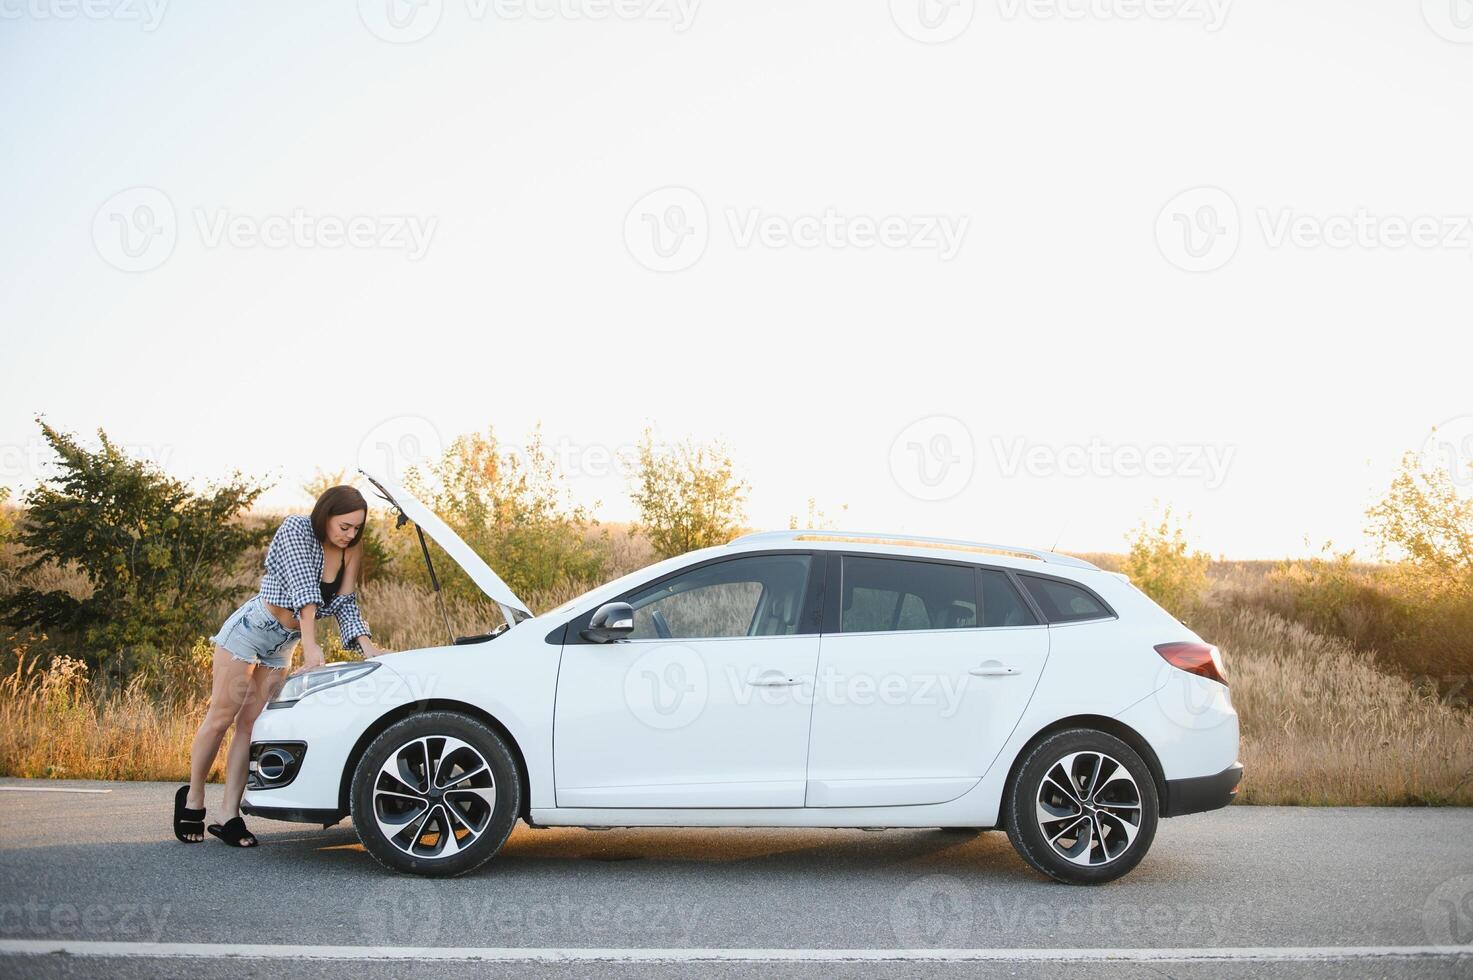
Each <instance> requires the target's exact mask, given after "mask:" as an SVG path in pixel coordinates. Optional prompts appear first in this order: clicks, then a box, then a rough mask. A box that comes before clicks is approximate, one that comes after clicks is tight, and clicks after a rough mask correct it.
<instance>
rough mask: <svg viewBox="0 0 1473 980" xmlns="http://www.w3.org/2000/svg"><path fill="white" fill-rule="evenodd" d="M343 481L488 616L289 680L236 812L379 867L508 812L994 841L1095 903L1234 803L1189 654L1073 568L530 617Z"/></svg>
mask: <svg viewBox="0 0 1473 980" xmlns="http://www.w3.org/2000/svg"><path fill="white" fill-rule="evenodd" d="M370 479H372V480H373V482H374V484H375V486H377V487H378V488H379V490H380V491H381V492H382V493H383V495H384V497H385V499H387V500H388V501H389V502H390V504H391V505H392V506H393V507H395V508H396V509H397V510H398V511H399V521H400V524H401V525H402V524H404V523H406V522H413V523H414V524H415V525H416V528H415V530H416V533H418V534H420V535H421V541H422V542H423V536H424V535H428V536H429V537H431V538H433V539H434V540H435V541H436V542H437V543H438V544H439V545H440V546H441V547H442V548H443V549H444V551H445V553H446V554H447V555H448V556H449V557H450V558H452V559H453V560H455V561H456V562H457V563H458V564H459V565H460V566H461V567H462V568H463V569H464V570H465V571H466V573H467V574H468V575H469V576H470V578H471V579H472V580H473V581H474V582H475V583H476V585H477V586H479V587H480V588H481V589H482V590H483V591H484V592H485V593H486V595H487V596H489V597H490V599H491V600H492V601H494V602H495V603H496V604H497V605H498V606H499V607H500V608H501V611H502V613H503V615H504V616H505V620H506V623H505V624H504V625H503V626H502V627H500V628H499V629H498V630H497V631H495V632H493V633H489V634H486V635H482V636H469V637H455V636H454V635H453V633H452V635H451V637H450V639H449V640H448V641H447V643H446V645H445V646H441V647H435V648H432V649H424V650H413V651H407V652H401V653H394V654H389V655H387V656H384V657H381V658H379V659H377V660H370V661H364V662H354V663H343V664H333V665H330V666H327V667H322V668H319V669H316V670H312V671H308V672H304V673H302V674H298V675H296V676H295V677H293V678H291V679H290V680H289V681H288V682H287V684H286V685H285V687H284V688H283V690H282V692H281V694H280V696H279V698H278V699H277V700H276V701H275V702H273V703H272V704H271V705H270V706H269V708H268V710H267V711H265V712H263V713H262V715H261V718H260V719H259V720H258V721H257V722H256V726H255V731H254V733H253V742H252V745H251V762H252V764H251V772H250V777H249V782H248V789H247V793H246V797H245V804H244V807H243V809H244V810H245V812H246V813H248V814H256V815H260V816H264V817H271V818H274V819H283V820H297V821H304V822H312V823H321V824H323V825H331V824H333V823H336V822H338V821H340V820H341V819H342V818H343V817H345V816H351V817H352V819H353V824H354V827H355V828H356V829H357V832H358V835H359V837H360V838H361V840H362V841H363V844H364V846H365V848H366V849H367V850H368V852H369V853H371V854H372V855H373V856H374V857H375V858H377V859H378V860H379V861H380V862H382V863H383V864H384V865H386V866H388V867H389V868H392V869H394V870H397V871H403V872H411V873H415V874H422V875H457V874H462V873H464V872H467V871H470V870H471V869H473V868H476V867H477V866H479V865H481V864H482V863H483V862H485V861H486V860H488V859H489V858H491V857H492V856H493V855H495V854H496V852H497V851H498V850H499V849H500V848H501V846H502V844H503V842H505V840H506V838H507V835H508V834H510V833H511V830H512V827H513V825H514V824H515V823H516V821H517V820H518V819H521V820H525V821H526V822H527V823H529V824H531V825H534V826H568V825H571V826H583V827H613V826H618V827H656V826H659V827H668V826H702V827H718V826H720V827H725V826H748V827H756V826H760V827H862V828H879V827H939V828H956V829H963V830H972V831H976V830H981V829H985V828H1002V829H1005V830H1006V831H1007V834H1008V836H1009V838H1010V839H1011V840H1012V843H1013V845H1014V846H1015V847H1016V849H1017V851H1018V853H1019V854H1020V855H1021V856H1022V857H1023V859H1024V860H1025V861H1026V862H1027V863H1028V864H1030V865H1032V866H1033V867H1034V868H1036V869H1037V870H1039V871H1040V872H1042V873H1044V874H1046V875H1049V876H1051V877H1053V878H1055V879H1058V880H1060V881H1065V882H1071V883H1098V882H1103V881H1109V880H1111V879H1113V878H1117V877H1119V876H1120V875H1122V874H1125V873H1126V872H1127V871H1129V870H1130V869H1131V868H1133V867H1134V866H1135V865H1136V864H1137V863H1138V862H1139V861H1140V860H1141V858H1142V857H1144V856H1145V853H1146V851H1147V849H1148V848H1149V847H1150V845H1151V841H1152V838H1153V837H1154V836H1155V834H1156V826H1157V822H1158V818H1160V817H1171V816H1178V815H1181V814H1187V813H1195V812H1199V811H1203V810H1210V809H1215V808H1217V807H1222V806H1225V805H1227V804H1228V803H1230V802H1231V801H1232V800H1233V798H1234V796H1235V794H1236V793H1237V790H1238V784H1239V782H1240V780H1241V778H1242V767H1241V766H1240V765H1239V764H1238V762H1237V757H1238V719H1237V714H1236V712H1235V711H1234V710H1233V707H1232V704H1231V702H1230V700H1229V698H1228V690H1227V682H1226V675H1225V671H1224V666H1223V661H1222V658H1221V656H1220V655H1219V653H1218V651H1217V649H1216V648H1215V647H1212V646H1210V645H1208V644H1206V643H1204V642H1203V641H1202V640H1201V638H1199V637H1198V636H1196V635H1195V634H1194V633H1193V632H1192V631H1191V630H1190V629H1188V628H1187V627H1186V626H1184V625H1183V624H1182V623H1180V622H1178V621H1177V620H1175V619H1174V618H1172V617H1171V616H1170V615H1169V614H1168V613H1166V612H1165V611H1164V610H1162V609H1161V608H1160V607H1159V606H1157V605H1156V604H1155V603H1153V602H1152V601H1151V600H1150V599H1149V598H1147V597H1146V596H1145V595H1144V594H1143V593H1142V592H1140V591H1139V590H1138V589H1136V588H1135V587H1134V586H1132V585H1131V584H1130V582H1129V581H1128V580H1127V579H1126V578H1125V577H1124V576H1122V575H1118V574H1114V573H1109V572H1105V571H1101V570H1100V569H1098V568H1096V567H1095V566H1093V565H1091V564H1089V563H1087V562H1084V561H1080V560H1078V559H1075V558H1071V557H1067V556H1064V555H1060V554H1055V553H1052V552H1042V551H1034V550H1029V549H1026V548H1012V547H1000V546H995V545H982V544H974V543H967V542H954V541H943V540H937V539H916V538H900V537H885V536H880V535H861V534H850V533H838V532H821V531H790V532H776V533H766V534H754V535H750V536H748V537H744V538H740V539H738V540H736V541H733V542H731V543H730V544H728V545H724V546H721V547H715V548H706V549H703V550H700V551H696V552H692V553H690V554H686V555H681V556H680V557H678V558H672V559H669V560H667V561H662V562H660V563H658V564H655V565H651V566H650V567H648V568H645V569H642V570H640V571H638V572H635V573H633V574H631V575H627V576H625V577H623V578H620V579H618V580H617V581H613V582H610V583H608V584H607V585H604V586H601V587H599V588H596V589H594V590H592V591H591V592H588V593H587V594H585V595H583V596H581V597H580V598H577V599H574V600H573V601H571V602H569V603H566V604H564V605H562V606H560V607H559V608H557V609H554V610H552V611H551V612H547V613H544V614H542V615H540V616H534V615H533V614H532V613H531V611H530V610H528V609H527V607H526V605H525V604H524V603H522V601H521V600H520V599H518V598H517V597H516V596H515V595H514V594H512V592H511V590H510V589H509V588H507V586H506V584H505V583H504V582H503V581H502V580H501V578H500V577H499V576H498V575H497V574H496V573H495V572H494V571H492V569H491V568H489V567H488V566H487V565H486V563H485V562H484V561H482V560H481V558H480V557H479V556H478V555H476V553H475V552H473V551H472V550H471V549H470V548H469V547H468V546H467V545H466V544H465V542H464V541H462V540H461V539H460V538H459V537H457V536H456V535H455V534H454V532H452V531H451V530H450V528H449V527H447V526H446V525H445V524H444V522H443V521H441V520H440V519H439V518H438V517H436V516H435V515H434V514H433V513H431V512H430V511H429V510H427V509H426V508H425V507H424V506H423V505H422V504H421V503H420V502H419V501H417V500H415V499H414V498H413V497H411V496H409V495H408V494H406V493H405V492H404V491H403V490H402V489H401V488H399V487H397V486H395V485H393V484H392V483H391V482H390V481H388V480H384V479H381V478H380V479H374V478H372V477H370ZM423 551H424V556H425V560H426V561H427V562H429V561H430V554H429V550H428V548H427V547H426V548H424V549H423ZM430 573H431V579H432V581H433V580H434V575H435V572H434V569H433V567H431V569H430ZM442 611H443V606H442ZM449 625H450V624H449V621H448V619H447V621H446V626H447V630H448V629H449Z"/></svg>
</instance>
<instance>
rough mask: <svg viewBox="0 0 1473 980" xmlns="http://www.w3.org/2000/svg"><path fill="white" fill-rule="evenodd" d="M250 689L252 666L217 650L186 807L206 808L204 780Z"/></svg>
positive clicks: (191, 762) (191, 763) (192, 757)
mask: <svg viewBox="0 0 1473 980" xmlns="http://www.w3.org/2000/svg"><path fill="white" fill-rule="evenodd" d="M250 690H251V665H250V664H248V663H246V662H245V661H243V660H237V659H236V658H235V657H233V656H231V655H230V651H228V650H226V649H225V648H223V647H216V648H215V672H214V678H213V680H212V682H211V685H210V707H209V708H208V710H206V711H205V717H204V720H203V721H201V722H200V724H199V731H197V732H196V733H195V735H194V745H193V746H192V747H191V748H190V751H189V796H188V797H187V798H186V800H185V805H186V806H188V807H190V808H191V809H196V810H197V809H199V808H200V807H202V806H204V805H205V780H206V779H208V778H209V775H210V767H211V766H212V765H214V764H215V756H217V755H219V754H220V742H221V740H222V739H224V738H225V733H226V732H227V731H228V730H229V729H230V724H231V722H233V721H234V720H235V716H236V714H237V713H239V711H240V706H241V704H243V703H244V702H245V699H246V697H247V696H248V695H249V694H250ZM186 836H188V837H190V838H192V839H194V840H203V839H204V837H203V835H198V836H196V835H194V834H187V835H186Z"/></svg>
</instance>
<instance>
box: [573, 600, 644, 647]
mask: <svg viewBox="0 0 1473 980" xmlns="http://www.w3.org/2000/svg"><path fill="white" fill-rule="evenodd" d="M633 632H634V607H633V606H631V605H629V603H627V602H609V603H605V604H604V605H602V606H599V607H598V610H597V611H596V612H594V614H593V618H592V619H590V620H589V621H588V629H586V630H583V631H581V632H580V633H579V634H578V635H579V636H581V637H583V639H585V640H587V641H588V642H590V643H612V642H614V641H615V640H622V639H624V638H625V637H626V636H628V635H629V634H630V633H633Z"/></svg>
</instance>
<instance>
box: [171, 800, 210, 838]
mask: <svg viewBox="0 0 1473 980" xmlns="http://www.w3.org/2000/svg"><path fill="white" fill-rule="evenodd" d="M188 798H189V787H188V786H180V787H179V792H177V793H175V794H174V836H175V837H177V838H179V839H180V840H181V841H183V842H184V843H186V844H200V843H203V842H204V839H205V808H204V807H200V808H199V809H198V810H191V809H190V808H189V807H187V806H185V805H184V804H185V802H186V801H187V800H188ZM185 834H199V840H190V839H189V838H188V837H185V836H184V835H185Z"/></svg>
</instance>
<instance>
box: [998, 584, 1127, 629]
mask: <svg viewBox="0 0 1473 980" xmlns="http://www.w3.org/2000/svg"><path fill="white" fill-rule="evenodd" d="M1018 577H1019V578H1021V579H1022V580H1023V587H1024V588H1026V589H1027V590H1028V594H1029V595H1031V596H1032V597H1033V601H1034V602H1036V603H1038V606H1039V608H1040V609H1042V610H1043V614H1044V616H1045V617H1047V618H1048V621H1049V622H1050V623H1078V622H1082V621H1083V620H1086V619H1109V618H1110V617H1112V616H1114V615H1115V614H1114V613H1112V612H1111V611H1110V610H1109V609H1107V608H1106V607H1105V605H1104V604H1103V603H1102V602H1100V600H1098V599H1096V598H1095V597H1094V596H1092V595H1090V594H1089V593H1088V592H1086V591H1085V590H1084V589H1081V588H1080V587H1079V586H1077V585H1070V584H1069V583H1068V582H1060V581H1059V580H1058V579H1052V578H1037V577H1035V576H1032V575H1020V576H1018Z"/></svg>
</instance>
